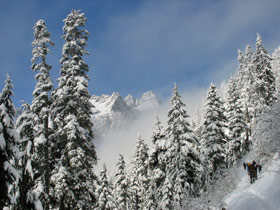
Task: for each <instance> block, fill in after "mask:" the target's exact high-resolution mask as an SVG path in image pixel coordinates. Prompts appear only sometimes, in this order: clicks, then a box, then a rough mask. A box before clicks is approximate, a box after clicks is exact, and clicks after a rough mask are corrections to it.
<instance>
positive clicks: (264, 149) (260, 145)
mask: <svg viewBox="0 0 280 210" xmlns="http://www.w3.org/2000/svg"><path fill="white" fill-rule="evenodd" d="M279 122H280V103H279V102H277V103H276V104H275V105H274V106H273V107H272V108H271V109H270V110H268V111H267V112H266V114H264V115H263V116H262V117H261V118H260V119H258V122H257V124H256V126H255V133H254V135H253V138H254V139H255V146H254V147H253V149H252V151H251V152H250V153H249V154H248V155H246V156H245V157H244V158H243V159H242V160H240V162H239V164H238V165H237V166H236V167H233V168H232V169H230V171H231V174H232V177H233V179H232V180H231V181H232V182H233V183H234V185H235V187H234V189H233V190H231V192H230V193H229V194H228V195H226V196H225V197H224V198H223V199H222V202H220V207H221V206H222V205H224V206H226V209H227V210H245V209H246V210H279V209H280V199H279V198H280V155H279V148H280V147H279V146H280V142H279V136H280V135H279ZM252 160H256V161H257V162H260V163H261V164H262V165H263V169H262V172H261V173H260V174H259V176H258V180H257V181H256V182H255V183H254V184H250V182H249V177H248V175H247V173H246V171H245V170H244V168H243V166H242V163H243V162H251V161H252ZM227 179H228V177H227ZM224 187H225V186H224ZM213 209H217V210H218V209H219V208H213Z"/></svg>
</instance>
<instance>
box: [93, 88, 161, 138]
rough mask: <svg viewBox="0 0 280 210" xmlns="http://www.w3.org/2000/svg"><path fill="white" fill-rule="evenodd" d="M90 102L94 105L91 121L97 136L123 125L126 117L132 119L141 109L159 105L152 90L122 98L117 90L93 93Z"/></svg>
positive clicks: (126, 119) (151, 108) (153, 108)
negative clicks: (140, 95)
mask: <svg viewBox="0 0 280 210" xmlns="http://www.w3.org/2000/svg"><path fill="white" fill-rule="evenodd" d="M91 102H92V104H93V105H94V108H93V110H92V111H93V115H92V121H93V124H94V130H95V134H96V135H97V136H100V135H101V136H102V134H103V133H106V132H108V131H110V130H112V129H116V128H120V127H122V126H125V124H126V122H127V121H128V119H134V118H136V117H137V116H138V115H139V114H140V113H141V112H142V111H147V110H155V109H157V108H158V106H159V100H158V98H157V96H156V95H155V94H154V93H153V92H152V91H147V92H145V93H143V95H142V97H141V98H140V99H136V98H135V97H134V96H133V95H131V94H129V95H128V96H126V97H125V98H124V99H123V98H122V97H121V96H120V94H119V93H117V92H114V93H113V94H112V95H111V96H110V95H105V94H103V95H101V96H96V95H93V96H92V97H91Z"/></svg>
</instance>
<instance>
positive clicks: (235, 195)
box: [224, 154, 280, 210]
mask: <svg viewBox="0 0 280 210" xmlns="http://www.w3.org/2000/svg"><path fill="white" fill-rule="evenodd" d="M246 160H247V162H249V161H252V159H250V158H249V157H248V158H246V159H245V161H246ZM237 171H238V176H239V177H240V182H239V184H238V185H237V188H236V189H235V190H234V191H233V192H231V193H230V194H229V195H228V196H227V197H226V198H225V200H224V202H225V203H226V206H227V209H230V210H244V209H246V210H279V209H280V199H279V198H280V159H279V154H276V155H275V156H274V157H273V159H272V160H270V161H269V162H268V163H267V164H266V165H265V167H263V172H262V173H260V174H259V176H258V180H256V182H255V183H253V184H250V181H249V176H248V175H247V173H246V171H245V170H244V169H243V166H240V167H238V168H237Z"/></svg>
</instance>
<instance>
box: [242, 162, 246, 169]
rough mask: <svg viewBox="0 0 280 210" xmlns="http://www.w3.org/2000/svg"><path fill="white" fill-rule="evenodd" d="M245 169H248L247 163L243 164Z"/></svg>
mask: <svg viewBox="0 0 280 210" xmlns="http://www.w3.org/2000/svg"><path fill="white" fill-rule="evenodd" d="M243 167H244V170H246V168H247V163H245V162H244V163H243Z"/></svg>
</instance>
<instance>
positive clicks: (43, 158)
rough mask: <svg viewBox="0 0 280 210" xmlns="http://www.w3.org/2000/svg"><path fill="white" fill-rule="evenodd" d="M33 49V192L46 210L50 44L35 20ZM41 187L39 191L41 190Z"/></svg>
mask: <svg viewBox="0 0 280 210" xmlns="http://www.w3.org/2000/svg"><path fill="white" fill-rule="evenodd" d="M33 29H34V38H35V39H34V41H33V42H32V45H33V46H34V48H33V51H32V54H33V57H32V59H31V63H32V70H33V71H34V72H38V73H37V74H36V76H35V79H36V80H37V84H36V87H35V90H34V91H33V97H34V98H33V101H32V105H31V109H32V112H33V113H34V115H33V116H34V122H35V123H34V145H33V146H34V147H35V148H34V150H35V152H34V161H35V162H36V164H35V165H34V166H35V167H34V169H35V170H34V173H35V176H34V178H35V189H36V188H37V189H36V191H38V192H39V194H40V195H39V196H40V199H41V200H42V201H43V205H44V209H46V210H48V209H49V191H50V184H49V183H50V157H49V156H50V155H49V126H48V124H49V114H50V104H51V102H50V98H49V96H50V92H51V91H52V89H53V83H52V81H51V77H50V70H51V66H50V65H48V64H47V63H46V58H47V54H48V53H49V51H50V50H49V46H53V45H54V43H53V42H52V41H51V39H50V33H49V32H48V30H47V27H46V23H45V21H43V20H38V21H37V22H36V23H35V25H34V27H33ZM42 186H43V189H42Z"/></svg>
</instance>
